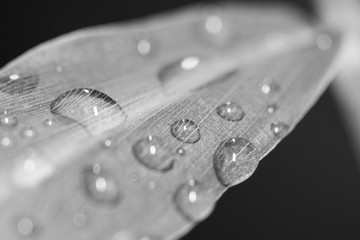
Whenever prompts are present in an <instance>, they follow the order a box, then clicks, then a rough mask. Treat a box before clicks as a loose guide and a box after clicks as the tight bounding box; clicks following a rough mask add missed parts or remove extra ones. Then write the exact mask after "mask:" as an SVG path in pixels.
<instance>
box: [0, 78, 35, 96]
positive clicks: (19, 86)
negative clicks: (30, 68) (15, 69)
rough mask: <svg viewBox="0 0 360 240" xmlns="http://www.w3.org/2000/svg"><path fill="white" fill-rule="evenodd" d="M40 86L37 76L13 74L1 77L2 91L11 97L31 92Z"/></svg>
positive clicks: (0, 85) (0, 89)
mask: <svg viewBox="0 0 360 240" xmlns="http://www.w3.org/2000/svg"><path fill="white" fill-rule="evenodd" d="M38 84H39V77H38V76H37V75H25V74H24V75H22V74H18V73H13V74H10V75H8V76H5V77H0V91H2V92H4V93H8V94H11V95H16V94H21V93H28V92H31V91H33V90H34V89H35V88H36V87H37V86H38Z"/></svg>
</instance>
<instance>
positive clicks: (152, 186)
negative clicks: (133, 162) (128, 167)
mask: <svg viewBox="0 0 360 240" xmlns="http://www.w3.org/2000/svg"><path fill="white" fill-rule="evenodd" d="M148 186H149V188H150V189H154V188H156V183H155V182H154V181H150V182H149V184H148Z"/></svg>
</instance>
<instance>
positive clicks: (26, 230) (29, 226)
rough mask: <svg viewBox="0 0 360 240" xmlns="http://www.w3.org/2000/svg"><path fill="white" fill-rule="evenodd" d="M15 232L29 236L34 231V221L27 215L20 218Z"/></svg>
mask: <svg viewBox="0 0 360 240" xmlns="http://www.w3.org/2000/svg"><path fill="white" fill-rule="evenodd" d="M16 229H17V232H18V233H19V234H20V235H21V236H23V237H29V236H31V235H32V234H34V232H35V223H34V221H33V220H32V219H30V218H28V217H24V218H21V219H20V220H19V221H18V222H17V226H16Z"/></svg>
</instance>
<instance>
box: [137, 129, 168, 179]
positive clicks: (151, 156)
mask: <svg viewBox="0 0 360 240" xmlns="http://www.w3.org/2000/svg"><path fill="white" fill-rule="evenodd" d="M133 153H134V155H135V158H136V159H137V160H138V161H139V162H140V163H141V164H143V165H145V166H146V167H148V168H150V169H153V170H158V171H163V172H166V171H169V170H171V169H172V168H173V166H174V162H175V159H174V158H173V156H172V154H171V151H170V150H169V148H168V145H167V143H166V142H164V141H163V140H162V139H161V138H158V137H155V136H148V137H146V138H143V139H140V140H139V141H137V142H136V143H135V144H134V145H133Z"/></svg>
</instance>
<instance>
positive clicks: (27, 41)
mask: <svg viewBox="0 0 360 240" xmlns="http://www.w3.org/2000/svg"><path fill="white" fill-rule="evenodd" d="M193 2H196V1H191V0H176V1H171V0H158V1H154V0H152V1H150V0H144V1H137V0H132V1H122V0H116V1H86V0H74V1H50V0H48V1H39V0H38V1H31V0H30V1H23V2H19V1H9V2H4V1H2V2H1V13H0V24H1V25H0V26H1V33H0V36H1V37H0V43H1V47H0V65H4V64H5V63H6V62H8V61H10V60H11V59H13V58H15V57H16V56H18V55H20V54H21V53H23V52H24V51H26V50H28V49H29V48H31V47H33V46H35V45H37V44H39V43H41V42H44V41H46V40H49V39H51V38H54V37H57V36H58V35H61V34H64V33H67V32H69V31H72V30H75V29H78V28H82V27H86V26H92V25H99V24H103V23H109V22H116V21H121V20H127V19H131V18H136V17H141V16H145V15H149V14H153V13H156V12H160V11H165V10H168V9H172V8H176V7H178V6H183V5H185V4H188V3H193ZM247 2H254V1H247ZM255 2H257V3H261V1H255ZM266 2H270V1H266ZM292 3H294V4H295V5H296V6H297V7H299V8H301V9H303V10H304V11H305V12H307V13H311V4H309V2H308V1H301V0H299V1H292ZM349 145H350V144H349V139H348V137H347V136H346V133H345V130H344V124H343V122H342V119H341V118H340V113H339V111H338V107H337V105H336V103H335V102H334V98H333V96H332V94H331V93H330V92H329V91H327V92H326V94H325V95H324V96H323V97H322V98H321V100H320V101H319V102H318V104H317V105H316V106H315V107H314V108H313V109H312V110H311V111H310V113H309V114H308V115H307V116H306V117H305V119H304V120H303V121H301V122H300V124H299V125H298V127H297V128H296V129H295V131H294V132H293V133H292V134H291V135H290V136H289V137H287V138H286V139H285V140H284V141H283V142H282V143H281V144H280V145H279V146H278V147H277V148H276V149H275V150H274V151H273V152H271V153H270V155H269V156H267V157H266V158H265V159H264V161H263V162H262V163H261V164H260V167H259V168H258V170H257V171H256V172H255V174H254V175H253V176H252V177H251V178H250V179H249V180H247V181H246V182H244V183H242V184H240V185H239V186H237V187H235V188H232V189H231V190H230V191H228V192H227V193H226V194H225V195H224V197H223V198H221V200H220V201H219V203H218V204H217V208H216V210H215V212H214V214H213V215H212V216H211V217H210V218H209V219H207V220H206V221H204V222H202V223H200V224H199V225H198V226H197V227H196V228H195V229H194V230H193V231H192V232H191V233H190V234H189V235H187V236H186V237H184V238H183V240H190V239H229V240H233V239H243V240H250V239H254V240H255V239H261V240H264V239H276V240H282V239H284V240H289V239H317V240H318V239H360V178H359V171H358V170H359V168H358V166H357V163H356V159H355V157H354V154H353V152H352V150H351V149H350V146H349Z"/></svg>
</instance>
